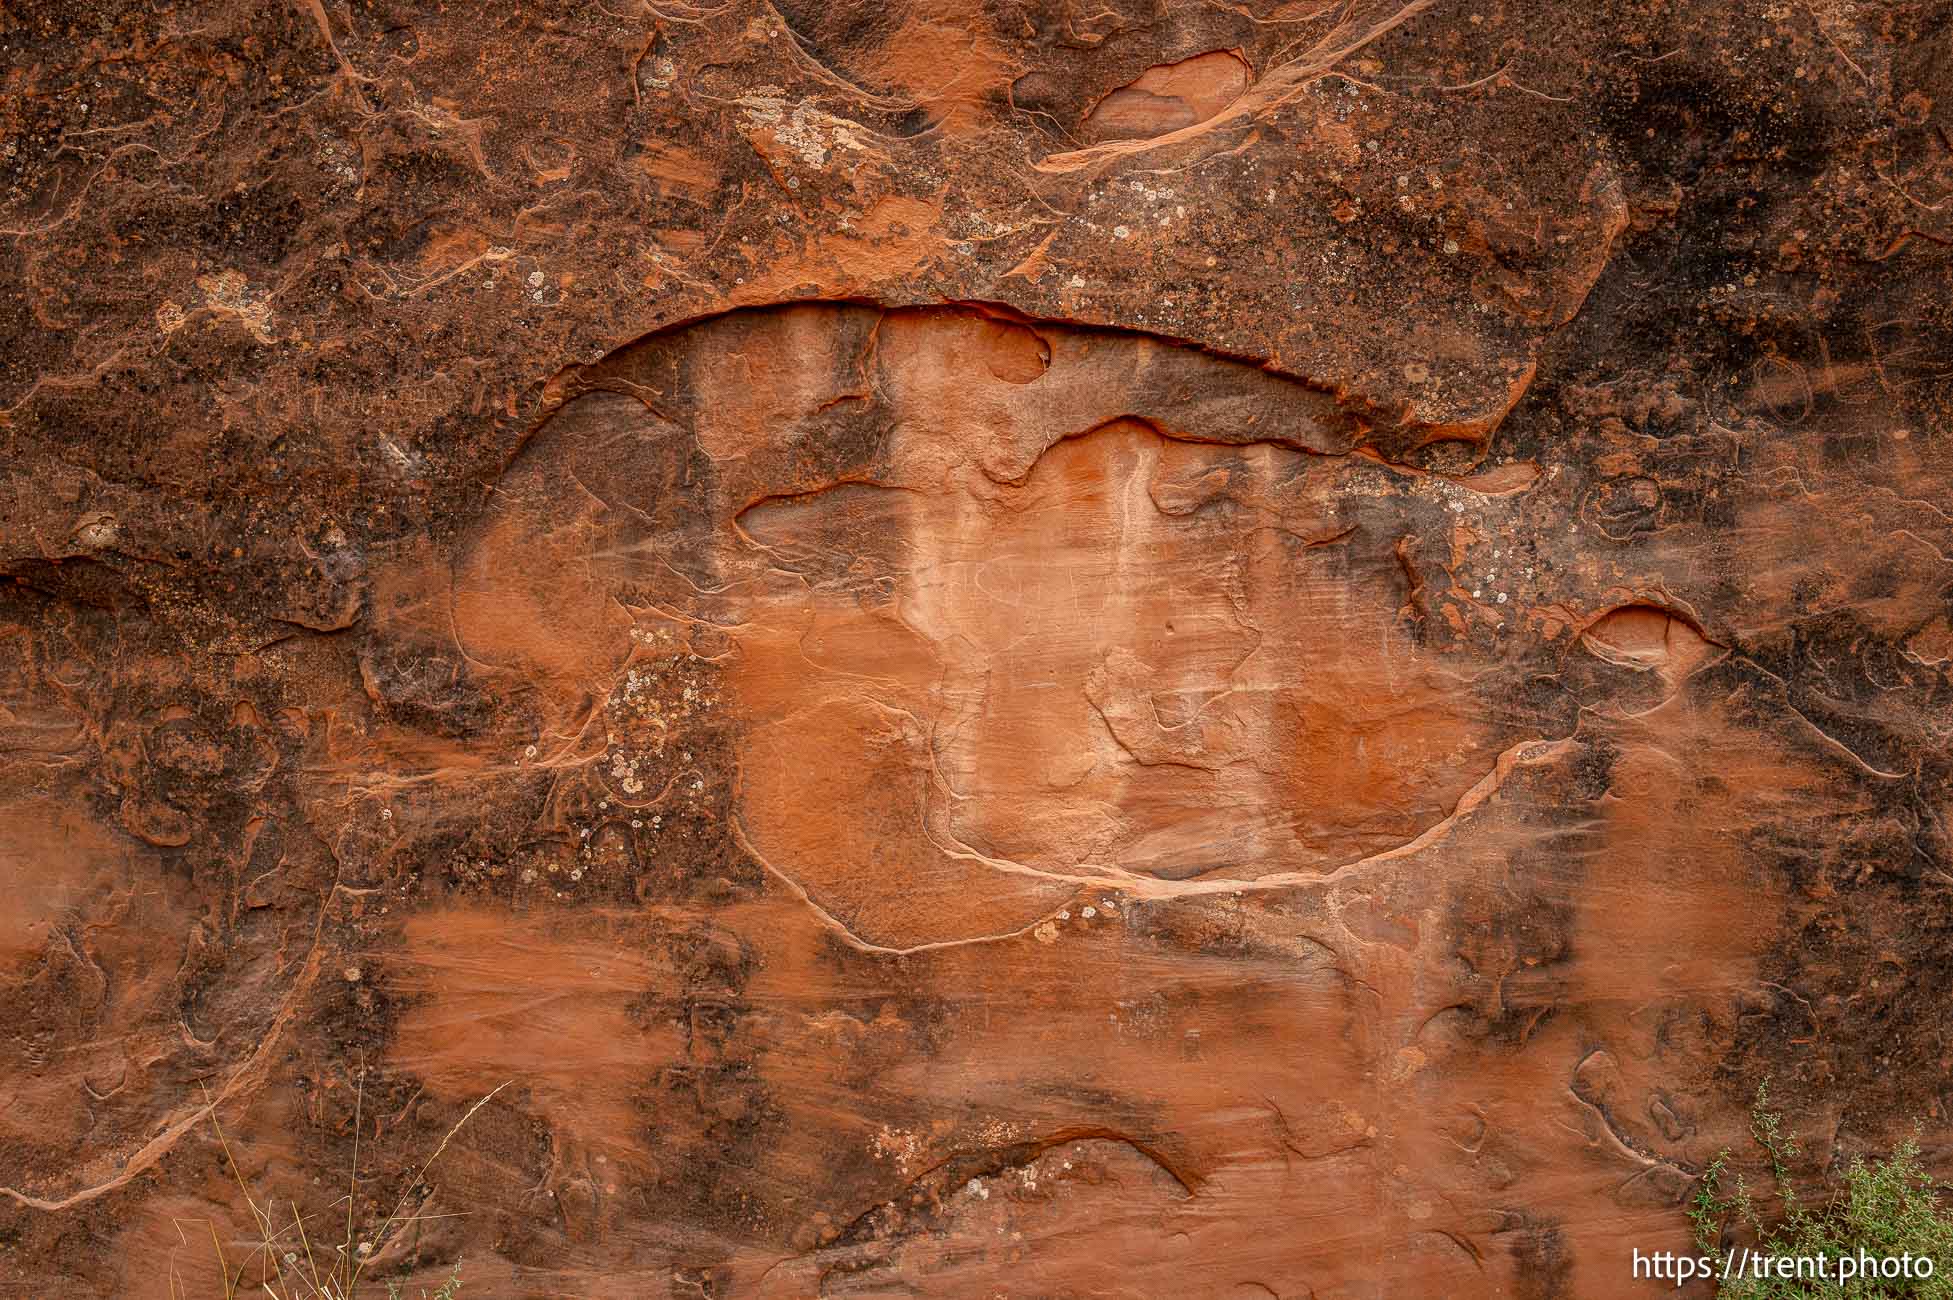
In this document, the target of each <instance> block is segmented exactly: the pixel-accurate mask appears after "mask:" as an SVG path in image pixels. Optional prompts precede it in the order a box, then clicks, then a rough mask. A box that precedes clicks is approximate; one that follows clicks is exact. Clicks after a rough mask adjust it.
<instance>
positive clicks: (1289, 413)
mask: <svg viewBox="0 0 1953 1300" xmlns="http://www.w3.org/2000/svg"><path fill="white" fill-rule="evenodd" d="M584 382H585V383H587V384H589V385H591V386H593V387H594V388H595V389H596V390H597V391H592V392H587V393H586V394H585V395H583V396H581V397H577V398H575V399H573V400H572V401H571V402H569V404H568V405H567V406H566V407H565V408H564V409H563V410H562V411H561V412H560V413H559V414H558V415H557V416H556V417H555V419H554V420H553V421H552V422H551V423H550V424H549V425H548V426H546V427H545V428H544V429H542V430H541V431H540V432H539V433H538V434H537V435H536V437H535V438H534V439H533V440H532V441H531V442H530V443H529V445H528V446H527V447H526V448H525V449H524V451H523V453H522V454H521V456H520V457H518V459H517V461H516V463H515V464H513V465H512V466H511V467H510V469H509V471H508V472H507V473H506V474H505V475H504V476H503V479H502V482H501V483H500V484H499V485H498V489H499V490H498V491H497V493H496V494H495V497H494V506H493V508H492V509H491V510H490V511H489V513H488V515H487V516H486V518H484V520H483V521H482V523H481V524H480V526H479V527H478V529H477V531H476V534H475V536H474V538H473V540H472V542H471V543H470V546H469V548H468V551H467V553H466V554H465V555H464V557H463V559H462V561H461V563H460V566H459V569H458V573H457V602H456V613H457V618H456V621H457V626H458V629H459V632H460V635H461V637H462V639H463V642H464V645H465V646H466V647H467V649H468V652H469V654H470V655H471V656H472V657H474V658H476V659H478V660H480V661H483V662H488V663H497V664H503V665H508V666H510V667H511V668H513V669H514V670H516V671H518V672H520V673H521V674H523V675H525V676H527V677H528V678H530V679H531V680H532V681H533V682H535V683H536V684H537V686H538V687H539V689H540V690H541V692H542V694H543V695H544V696H545V697H546V698H548V699H551V700H553V701H554V705H553V707H554V708H555V709H556V710H557V714H556V717H555V719H554V721H553V722H552V724H551V725H552V726H554V727H556V728H558V729H559V730H560V731H561V732H562V733H563V734H564V735H565V736H568V735H571V734H576V733H577V730H578V729H579V728H581V727H583V726H584V725H585V722H586V721H587V718H588V710H589V709H591V708H592V707H594V703H593V702H594V701H598V700H601V699H604V698H614V695H615V692H616V690H617V689H619V688H618V685H617V683H618V680H619V678H620V676H621V675H623V674H625V673H627V672H629V671H636V669H627V667H626V665H627V663H629V664H637V665H640V666H641V665H642V664H643V663H644V660H645V657H646V656H645V651H644V649H643V644H644V642H643V636H644V634H645V631H646V629H648V628H650V627H652V626H653V625H655V624H659V623H661V622H663V623H671V624H674V625H677V626H681V627H689V626H696V625H701V624H703V625H710V626H712V627H715V628H719V629H723V630H724V636H725V638H726V642H727V647H728V648H727V651H726V654H725V656H724V660H723V664H722V672H723V674H724V680H725V683H726V691H727V694H728V698H729V700H730V701H731V702H732V712H733V715H734V717H735V719H736V722H735V723H734V725H733V727H732V730H731V733H730V735H731V738H730V739H729V740H728V742H727V743H728V744H730V745H732V746H733V748H734V749H735V750H736V760H735V762H736V767H737V770H738V774H739V775H738V782H739V789H738V794H737V798H736V800H735V801H734V805H733V808H732V812H731V815H733V816H735V817H736V818H738V819H739V822H740V825H741V828H742V832H743V834H744V836H745V838H746V841H747V843H748V844H749V846H750V848H751V850H752V851H753V852H754V853H755V854H756V855H758V856H759V857H760V858H761V859H762V860H763V861H764V862H765V863H766V864H768V865H769V866H771V867H772V868H773V869H774V870H776V871H777V872H778V873H779V874H781V875H783V876H785V877H787V878H789V879H791V880H792V881H793V882H794V883H795V884H797V885H798V886H800V887H801V888H803V889H805V890H806V891H807V893H808V895H809V897H810V898H811V899H812V900H813V901H814V902H815V903H816V904H818V905H819V906H821V907H822V908H824V909H826V910H827V911H828V912H829V913H830V914H832V915H834V916H836V917H839V918H841V919H842V920H843V921H844V922H845V923H846V924H847V925H848V926H849V927H850V928H851V929H852V930H853V931H854V932H855V933H856V934H858V935H861V936H864V937H865V938H868V939H870V940H871V941H873V942H877V943H885V944H891V945H901V944H910V943H918V942H929V941H935V940H940V939H945V938H955V937H962V936H967V935H969V934H971V933H983V932H994V931H996V930H998V929H1001V928H1008V927H1009V926H1012V925H1021V924H1024V923H1025V922H1027V921H1028V920H1030V919H1031V918H1033V917H1034V916H1036V915H1038V912H1039V909H1040V908H1042V907H1045V906H1047V905H1048V904H1049V902H1050V900H1051V899H1052V898H1054V897H1056V896H1058V893H1059V892H1060V891H1062V890H1063V889H1065V888H1068V887H1069V886H1070V885H1071V884H1073V883H1076V882H1077V881H1078V880H1080V879H1100V880H1122V881H1130V882H1139V883H1141V884H1142V885H1145V886H1146V887H1166V886H1168V885H1170V884H1172V883H1174V882H1197V881H1209V882H1218V881H1225V880H1242V879H1258V878H1266V877H1270V876H1275V875H1280V874H1284V873H1300V874H1302V875H1313V874H1318V873H1320V872H1323V871H1327V870H1331V869H1333V868H1335V867H1337V866H1339V865H1342V864H1345V863H1348V862H1350V861H1353V860H1357V859H1361V858H1364V857H1366V856H1370V855H1374V854H1377V853H1380V852H1385V851H1389V850H1391V849H1394V848H1397V847H1399V846H1401V845H1403V844H1405V843H1407V842H1409V841H1412V840H1414V839H1415V838H1416V837H1417V836H1419V835H1421V834H1423V833H1425V832H1426V831H1428V830H1430V829H1431V828H1432V827H1434V826H1436V825H1437V824H1438V823H1440V822H1442V821H1443V820H1444V819H1445V818H1446V817H1447V816H1448V815H1449V814H1450V812H1451V811H1452V809H1453V808H1454V806H1455V805H1456V804H1457V801H1458V800H1459V798H1460V797H1461V796H1462V795H1463V794H1464V792H1465V791H1466V790H1468V789H1469V788H1470V787H1471V786H1472V785H1473V784H1474V783H1476V782H1478V781H1479V780H1481V779H1482V778H1484V776H1485V775H1486V773H1487V772H1488V771H1489V770H1490V769H1491V767H1492V765H1493V762H1494V760H1495V757H1496V755H1497V753H1498V752H1499V750H1500V749H1501V748H1502V747H1503V746H1504V745H1506V744H1508V743H1510V741H1511V739H1512V735H1513V728H1512V727H1511V726H1510V725H1508V724H1505V723H1502V722H1501V721H1499V720H1497V719H1494V718H1490V717H1488V716H1487V715H1486V711H1485V710H1484V709H1482V707H1481V706H1480V704H1479V702H1478V701H1477V700H1476V698H1475V697H1474V694H1473V691H1472V689H1471V682H1470V677H1469V675H1468V674H1467V673H1466V672H1464V671H1463V670H1462V669H1461V668H1460V667H1459V666H1458V665H1457V662H1456V661H1455V660H1449V661H1447V660H1445V659H1443V658H1442V657H1441V656H1437V655H1434V654H1430V653H1427V652H1425V651H1424V650H1423V649H1422V648H1421V646H1420V643H1419V641H1418V639H1417V637H1416V636H1415V635H1414V631H1413V628H1412V626H1411V623H1410V620H1409V619H1408V617H1407V614H1406V602H1407V598H1408V594H1409V593H1408V591H1407V579H1406V576H1405V573H1404V570H1403V566H1402V563H1401V560H1400V557H1399V553H1398V544H1399V542H1400V540H1401V539H1402V538H1403V537H1404V536H1405V535H1406V533H1408V532H1413V531H1419V530H1422V529H1425V528H1428V527H1432V526H1434V522H1435V516H1434V515H1433V514H1432V509H1431V508H1430V507H1429V506H1428V504H1427V503H1425V502H1422V501H1420V500H1413V499H1412V495H1411V494H1410V493H1409V492H1408V491H1407V488H1406V484H1407V483H1409V482H1413V481H1414V479H1413V478H1411V477H1410V476H1408V475H1406V474H1404V473H1401V472H1399V471H1397V470H1393V469H1391V468H1390V467H1388V466H1385V465H1381V464H1379V463H1378V462H1377V461H1376V460H1375V459H1374V458H1370V457H1364V456H1353V455H1350V454H1349V453H1350V452H1352V451H1354V450H1356V449H1357V448H1359V447H1361V446H1363V445H1364V440H1365V437H1366V427H1365V425H1364V424H1363V423H1362V421H1361V420H1359V419H1356V418H1354V417H1352V416H1351V415H1350V414H1348V413H1347V412H1345V411H1344V410H1342V409H1341V408H1340V407H1339V406H1338V404H1337V402H1336V401H1335V399H1334V397H1333V396H1332V395H1330V394H1328V393H1326V392H1324V391H1321V390H1320V389H1317V388H1315V387H1312V386H1310V385H1307V384H1304V383H1301V382H1299V381H1297V380H1294V379H1291V378H1286V377H1283V376H1280V375H1277V374H1273V373H1270V372H1268V371H1266V370H1264V369H1261V368H1259V367H1256V366H1253V365H1250V364H1245V363H1241V362H1237V361H1232V360H1227V359H1223V358H1218V357H1213V356H1210V355H1206V354H1203V353H1200V352H1197V351H1194V350H1191V349H1188V348H1184V347H1178V346H1174V345H1171V344H1169V343H1166V342H1164V341H1161V340H1157V339H1152V338H1148V337H1144V336H1139V335H1132V334H1119V333H1112V332H1105V331H1092V330H1086V329H1080V328H1076V327H1072V326H1066V325H1059V324H1054V323H1049V322H1039V321H1008V320H999V319H997V318H994V317H993V316H989V315H985V314H983V313H981V312H978V311H975V310H960V309H930V310H907V311H893V312H880V311H876V310H874V309H869V308H862V307H855V306H842V305H832V304H822V305H808V306H800V307H794V308H790V309H782V310H774V311H764V312H744V313H737V314H734V315H732V316H727V317H721V318H718V319H716V320H713V321H708V322H705V323H703V324H700V325H697V326H694V327H691V328H688V329H686V330H682V331H678V332H675V333H673V334H669V335H664V336H660V337H657V338H654V339H650V340H647V341H645V342H644V343H642V344H639V345H637V346H635V347H633V348H631V349H627V350H626V351H625V352H623V353H620V354H619V355H618V356H616V357H613V358H611V359H610V360H609V361H607V362H605V363H603V364H602V365H600V366H598V367H596V368H594V369H592V370H591V371H590V372H588V373H587V374H586V376H585V379H584ZM669 394H683V397H682V398H676V399H675V398H672V397H668V396H665V395H669ZM564 628H574V629H578V631H577V632H576V633H575V634H574V635H571V636H565V635H564V633H563V631H562V629H564ZM810 760H812V761H810ZM660 764H662V765H660ZM660 764H653V765H652V766H651V767H647V768H646V769H644V770H643V771H642V772H639V773H638V775H636V776H633V777H632V778H631V779H632V780H634V781H637V782H638V783H639V784H640V785H644V786H647V787H650V788H647V789H646V791H645V797H647V798H648V797H650V795H651V794H652V793H655V792H657V791H658V790H663V789H665V788H666V787H667V786H668V785H669V783H670V782H673V781H679V780H682V779H683V777H682V774H681V773H680V770H679V768H678V767H673V766H671V765H670V764H669V763H666V762H665V761H664V760H662V759H661V760H660ZM668 769H669V770H668Z"/></svg>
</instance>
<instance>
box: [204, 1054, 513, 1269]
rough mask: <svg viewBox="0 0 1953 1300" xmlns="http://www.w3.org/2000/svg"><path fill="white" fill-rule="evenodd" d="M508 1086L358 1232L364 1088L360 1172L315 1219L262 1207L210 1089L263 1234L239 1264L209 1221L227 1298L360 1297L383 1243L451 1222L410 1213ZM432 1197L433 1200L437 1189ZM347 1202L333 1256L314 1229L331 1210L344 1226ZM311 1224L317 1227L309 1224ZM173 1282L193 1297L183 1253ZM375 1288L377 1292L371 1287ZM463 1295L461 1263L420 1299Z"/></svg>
mask: <svg viewBox="0 0 1953 1300" xmlns="http://www.w3.org/2000/svg"><path fill="white" fill-rule="evenodd" d="M506 1087H508V1084H507V1083H503V1084H500V1085H498V1086H496V1087H495V1088H494V1089H493V1090H491V1091H490V1092H489V1093H488V1094H487V1095H486V1096H484V1097H482V1099H481V1100H479V1101H477V1102H476V1103H475V1104H474V1105H472V1106H470V1107H469V1108H468V1110H467V1113H466V1114H464V1115H462V1117H461V1118H460V1119H459V1120H457V1121H456V1122H455V1125H454V1127H453V1128H451V1129H449V1130H448V1131H447V1134H446V1136H444V1137H443V1138H442V1139H441V1141H440V1143H439V1144H438V1145H437V1146H436V1147H435V1148H434V1152H433V1154H432V1155H430V1156H428V1157H427V1159H426V1160H423V1161H422V1162H421V1164H420V1167H419V1168H418V1169H416V1170H415V1171H414V1173H413V1176H412V1177H411V1178H409V1179H408V1180H407V1183H406V1186H405V1188H404V1189H403V1190H402V1192H401V1193H400V1196H399V1198H398V1199H397V1200H396V1201H395V1202H394V1206H393V1209H392V1210H391V1211H390V1212H389V1213H388V1214H387V1216H386V1218H385V1219H383V1220H382V1221H381V1222H380V1223H379V1224H378V1225H376V1226H375V1227H373V1228H372V1230H371V1231H360V1230H358V1228H357V1225H356V1222H355V1216H354V1208H355V1206H356V1204H357V1199H356V1195H355V1193H356V1192H357V1190H358V1186H359V1133H360V1114H361V1111H362V1110H363V1109H364V1103H365V1086H364V1084H363V1083H362V1085H361V1087H360V1091H359V1093H358V1094H357V1097H356V1099H355V1101H354V1105H353V1158H352V1167H351V1168H350V1169H349V1170H348V1172H347V1182H348V1185H347V1189H346V1194H345V1195H344V1196H343V1197H340V1198H339V1199H338V1200H335V1201H334V1202H332V1204H331V1205H330V1206H328V1207H327V1208H326V1209H325V1210H321V1211H318V1212H316V1213H314V1214H311V1215H301V1214H300V1213H299V1210H298V1205H297V1204H296V1203H294V1202H287V1210H288V1212H289V1215H290V1218H289V1221H287V1219H286V1217H285V1215H283V1214H280V1213H279V1212H278V1210H277V1207H276V1205H275V1203H274V1202H273V1201H272V1200H271V1199H270V1198H266V1199H265V1200H264V1202H263V1203H262V1204H260V1203H259V1200H258V1198H257V1197H256V1196H254V1195H253V1194H252V1192H251V1187H250V1185H249V1184H248V1183H247V1182H245V1179H244V1173H243V1171H242V1170H241V1169H239V1168H238V1164H237V1157H236V1155H235V1154H234V1153H233V1152H232V1151H231V1144H230V1139H229V1138H227V1137H225V1136H224V1130H223V1127H222V1125H220V1124H219V1123H218V1121H217V1107H216V1104H215V1103H214V1102H212V1101H210V1097H209V1094H208V1092H206V1093H205V1095H204V1100H205V1105H206V1113H207V1114H208V1115H209V1116H210V1127H211V1131H212V1132H213V1133H215V1134H216V1135H217V1142H218V1145H219V1146H220V1147H221V1148H222V1149H223V1152H224V1161H225V1163H226V1165H228V1166H229V1168H230V1174H231V1178H232V1180H233V1181H234V1182H235V1183H236V1184H237V1189H238V1191H239V1192H240V1193H242V1194H243V1197H244V1204H245V1206H246V1207H247V1208H248V1209H249V1210H250V1212H251V1220H252V1223H253V1224H254V1225H255V1227H256V1228H257V1233H258V1239H257V1241H255V1242H253V1243H251V1249H250V1250H249V1252H248V1253H247V1254H245V1255H243V1256H242V1257H241V1258H240V1259H239V1260H237V1261H236V1262H235V1264H233V1262H232V1260H231V1259H230V1258H229V1256H228V1255H227V1254H226V1252H225V1250H224V1242H223V1239H222V1237H221V1236H220V1235H219V1234H218V1232H217V1225H216V1224H215V1223H213V1222H211V1221H209V1220H207V1219H206V1220H204V1221H203V1224H204V1227H205V1228H206V1229H207V1230H208V1231H209V1234H210V1244H211V1246H212V1247H213V1248H214V1249H215V1251H216V1253H217V1267H218V1271H219V1273H220V1275H221V1277H222V1279H223V1283H222V1288H223V1289H222V1293H221V1294H222V1300H241V1298H248V1297H251V1296H255V1295H258V1294H260V1293H262V1294H264V1295H267V1296H269V1297H271V1300H355V1297H357V1296H358V1295H359V1294H360V1283H361V1278H362V1275H363V1274H364V1273H365V1271H366V1266H367V1265H368V1263H370V1262H371V1261H372V1259H373V1258H374V1256H375V1255H376V1254H377V1253H378V1251H379V1248H380V1247H381V1246H383V1245H384V1244H385V1243H386V1242H387V1241H388V1240H389V1239H391V1237H392V1236H393V1235H394V1234H395V1233H397V1232H399V1231H400V1230H402V1229H404V1228H406V1227H408V1226H409V1225H411V1224H414V1223H417V1222H420V1221H422V1220H425V1219H430V1218H439V1217H444V1216H439V1215H428V1214H424V1213H422V1212H421V1211H420V1210H418V1209H416V1210H413V1211H412V1212H411V1213H410V1212H408V1208H407V1202H408V1199H409V1197H410V1196H411V1195H412V1194H413V1190H414V1189H415V1188H417V1187H420V1186H422V1185H423V1179H424V1178H425V1176H426V1174H427V1171H428V1170H429V1169H431V1168H432V1167H433V1165H434V1162H435V1161H436V1160H438V1159H440V1158H441V1153H442V1152H443V1151H445V1150H447V1146H448V1143H449V1142H450V1141H452V1140H453V1139H454V1135H455V1134H457V1133H459V1132H460V1131H461V1129H462V1126H463V1125H465V1124H466V1123H467V1122H468V1121H469V1120H471V1119H473V1118H474V1117H475V1112H476V1111H478V1110H480V1109H481V1108H482V1107H483V1106H486V1105H487V1104H488V1103H489V1101H490V1099H492V1098H493V1097H494V1096H495V1094H496V1093H498V1092H500V1091H501V1090H502V1089H503V1088H506ZM429 1192H430V1197H431V1192H432V1189H431V1188H430V1189H429ZM428 1199H430V1198H429V1197H424V1198H422V1201H421V1203H422V1204H423V1205H425V1204H426V1203H427V1200H428ZM341 1202H343V1203H344V1204H345V1207H346V1219H345V1225H344V1228H345V1230H344V1236H343V1239H342V1240H341V1241H340V1242H339V1244H338V1245H337V1246H334V1247H332V1249H331V1250H330V1251H329V1252H328V1251H326V1250H325V1249H324V1247H323V1244H320V1245H317V1246H315V1244H314V1242H313V1240H312V1237H313V1227H316V1226H317V1223H318V1220H320V1219H322V1218H323V1217H324V1216H325V1215H326V1214H327V1213H333V1214H334V1215H335V1220H334V1221H335V1222H336V1221H337V1218H336V1211H337V1208H338V1206H339V1205H340V1204H341ZM308 1223H309V1224H312V1225H313V1227H308V1226H307V1225H308ZM176 1230H177V1236H178V1239H179V1241H180V1243H181V1245H180V1246H179V1249H181V1248H182V1247H183V1246H188V1245H189V1243H190V1237H189V1235H188V1234H186V1233H185V1232H184V1230H183V1224H182V1223H181V1222H178V1223H177V1224H176ZM169 1283H170V1300H178V1298H179V1297H182V1298H183V1300H188V1292H187V1291H186V1290H185V1288H184V1286H183V1283H182V1279H181V1277H180V1275H179V1274H178V1272H177V1266H176V1258H175V1252H172V1253H171V1257H170V1275H169ZM384 1285H385V1287H386V1293H387V1297H388V1300H406V1293H405V1292H403V1291H402V1290H401V1288H400V1284H399V1283H398V1282H393V1281H388V1282H386V1283H385V1284H384ZM368 1289H369V1291H370V1290H371V1288H370V1287H369V1288H368ZM460 1293H461V1265H459V1264H456V1265H455V1266H454V1271H453V1272H452V1273H450V1274H449V1276H448V1279H447V1281H445V1282H443V1283H442V1284H441V1285H440V1287H439V1288H438V1289H437V1290H435V1291H432V1292H429V1291H428V1290H426V1289H425V1288H422V1289H421V1291H420V1298H419V1300H455V1297H457V1296H458V1295H459V1294H460Z"/></svg>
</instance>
